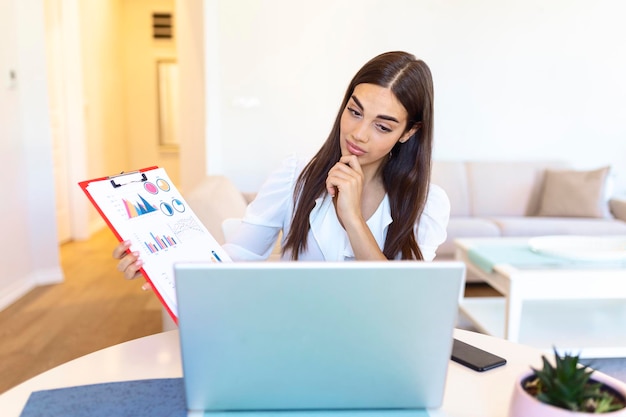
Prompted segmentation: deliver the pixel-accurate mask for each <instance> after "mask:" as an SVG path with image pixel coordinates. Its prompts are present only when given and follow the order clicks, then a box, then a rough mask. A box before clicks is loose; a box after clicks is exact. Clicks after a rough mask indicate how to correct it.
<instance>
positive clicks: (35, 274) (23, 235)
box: [0, 0, 63, 309]
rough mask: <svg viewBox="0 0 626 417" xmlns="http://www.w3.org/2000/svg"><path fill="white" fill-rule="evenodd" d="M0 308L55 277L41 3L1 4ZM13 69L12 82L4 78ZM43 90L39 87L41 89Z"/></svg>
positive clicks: (22, 0)
mask: <svg viewBox="0 0 626 417" xmlns="http://www.w3.org/2000/svg"><path fill="white" fill-rule="evenodd" d="M0 39H3V43H2V48H0V178H2V184H3V187H2V189H3V195H4V198H3V199H2V209H1V214H2V215H1V216H0V230H2V236H3V238H2V239H0V262H1V264H2V272H1V273H0V309H2V308H4V307H5V306H7V305H8V304H9V303H11V302H12V301H14V300H15V299H16V298H18V297H19V296H21V295H22V294H24V293H25V292H26V291H27V290H29V289H30V288H32V287H33V286H34V285H37V284H45V283H52V282H59V281H62V279H63V274H62V271H61V269H60V263H59V252H58V247H57V239H56V224H55V216H54V209H55V205H54V182H53V178H52V175H51V173H52V149H51V136H50V124H49V113H48V102H47V98H48V96H47V94H46V93H45V92H46V91H47V81H46V71H42V68H45V65H46V63H45V45H44V13H43V2H41V1H37V0H12V1H3V2H0ZM11 71H14V73H15V75H16V83H15V84H12V83H10V82H9V73H10V72H11ZM42 92H43V93H42Z"/></svg>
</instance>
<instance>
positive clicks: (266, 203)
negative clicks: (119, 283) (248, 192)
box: [223, 156, 301, 261]
mask: <svg viewBox="0 0 626 417" xmlns="http://www.w3.org/2000/svg"><path fill="white" fill-rule="evenodd" d="M300 167H301V162H300V161H299V160H298V159H297V158H296V157H295V156H291V157H289V158H287V159H285V160H284V161H283V164H282V165H281V167H280V168H278V169H277V170H276V171H274V172H273V173H272V174H271V175H270V176H269V177H268V178H267V180H266V181H265V183H264V184H263V185H262V186H261V188H260V190H259V192H258V193H257V196H256V198H255V199H254V201H252V202H251V203H250V205H249V206H248V208H247V209H246V213H245V215H244V217H243V219H242V222H241V225H240V226H239V227H238V229H237V231H236V232H235V233H234V234H233V236H232V237H231V238H229V240H228V241H227V242H226V243H225V244H224V246H223V247H224V250H225V251H226V252H227V253H228V254H229V255H230V257H231V258H232V259H233V260H234V261H262V260H265V259H267V258H268V257H269V256H270V254H271V253H272V249H273V248H274V245H275V243H276V239H277V238H278V235H279V233H280V231H281V230H282V229H283V228H285V227H286V225H287V223H288V222H290V221H291V215H292V212H293V190H294V184H295V182H296V179H297V176H298V175H299V173H300Z"/></svg>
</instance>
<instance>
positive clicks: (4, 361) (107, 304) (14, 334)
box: [0, 229, 161, 414]
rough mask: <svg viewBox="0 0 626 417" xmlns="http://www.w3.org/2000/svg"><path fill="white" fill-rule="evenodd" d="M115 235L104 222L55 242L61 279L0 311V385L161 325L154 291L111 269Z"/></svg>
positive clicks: (156, 329) (154, 330) (11, 383)
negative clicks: (80, 236) (91, 231)
mask: <svg viewBox="0 0 626 417" xmlns="http://www.w3.org/2000/svg"><path fill="white" fill-rule="evenodd" d="M115 242H116V241H115V238H114V237H113V234H112V233H111V232H110V231H109V230H108V229H104V230H102V231H101V232H98V233H97V234H95V235H94V236H93V238H92V239H90V240H88V241H83V242H72V243H67V244H64V245H62V246H61V264H62V267H63V271H64V273H65V281H64V282H63V283H61V284H55V285H46V286H41V287H38V288H35V289H34V290H32V291H31V292H29V293H28V294H27V295H25V296H24V297H22V298H21V299H20V300H18V301H17V302H15V303H14V304H12V305H11V306H9V307H7V308H6V309H5V310H3V311H1V312H0V393H2V392H4V391H6V390H7V389H9V388H11V387H12V386H14V385H17V384H18V383H20V382H23V381H25V380H27V379H29V378H31V377H33V376H35V375H37V374H39V373H41V372H43V371H46V370H48V369H50V368H53V367H55V366H57V365H59V364H61V363H64V362H67V361H69V360H71V359H74V358H77V357H80V356H83V355H85V354H87V353H90V352H93V351H96V350H99V349H102V348H105V347H108V346H111V345H115V344H117V343H121V342H125V341H128V340H132V339H136V338H138V337H142V336H147V335H150V334H154V333H157V332H160V331H161V308H160V304H159V302H158V300H157V299H156V297H155V296H154V294H153V293H151V292H150V291H148V292H146V291H142V290H141V288H140V287H141V284H142V282H140V281H141V280H135V281H126V280H124V278H123V277H122V275H121V274H120V273H118V272H117V271H116V270H115V266H116V261H115V260H114V259H113V258H112V257H111V252H112V250H113V247H114V246H115V244H116V243H115ZM0 414H1V412H0Z"/></svg>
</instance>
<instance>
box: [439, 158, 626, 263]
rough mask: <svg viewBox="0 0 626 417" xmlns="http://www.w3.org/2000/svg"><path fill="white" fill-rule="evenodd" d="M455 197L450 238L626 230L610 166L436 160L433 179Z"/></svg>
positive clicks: (447, 249)
mask: <svg viewBox="0 0 626 417" xmlns="http://www.w3.org/2000/svg"><path fill="white" fill-rule="evenodd" d="M431 181H432V182H433V183H434V184H437V185H439V186H441V187H442V188H443V189H444V190H445V191H446V192H447V193H448V197H449V198H450V204H451V216H450V223H449V225H448V238H447V240H446V242H445V243H444V244H442V245H441V246H440V247H439V249H438V251H437V258H436V259H437V260H446V259H450V258H452V257H453V256H454V243H453V241H454V239H457V238H463V237H499V236H529V237H530V236H541V235H574V234H575V235H618V234H621V235H626V201H624V200H618V199H610V198H609V196H610V190H609V189H610V182H611V178H610V171H609V170H608V168H607V169H597V170H590V171H588V172H582V171H576V170H571V169H569V167H568V166H567V164H565V163H563V162H555V161H509V162H481V161H435V162H434V163H433V170H432V179H431Z"/></svg>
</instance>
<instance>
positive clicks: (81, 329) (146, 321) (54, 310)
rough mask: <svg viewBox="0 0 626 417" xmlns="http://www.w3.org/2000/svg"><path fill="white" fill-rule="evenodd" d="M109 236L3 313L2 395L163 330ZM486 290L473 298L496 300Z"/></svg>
mask: <svg viewBox="0 0 626 417" xmlns="http://www.w3.org/2000/svg"><path fill="white" fill-rule="evenodd" d="M115 244H116V241H115V238H114V237H113V235H112V233H111V232H110V231H109V230H108V229H104V230H102V231H100V232H98V233H97V234H95V235H94V236H93V237H92V238H91V239H90V240H88V241H82V242H71V243H67V244H64V245H62V246H61V264H62V267H63V271H64V273H65V281H64V282H63V283H62V284H56V285H47V286H42V287H38V288H36V289H34V290H32V291H31V292H29V293H28V294H27V295H25V296H24V297H23V298H21V299H20V300H18V301H17V302H16V303H14V304H13V305H11V306H9V307H8V308H6V309H5V310H3V311H1V312H0V393H2V392H4V391H6V390H7V389H9V388H11V387H13V386H15V385H17V384H19V383H20V382H23V381H25V380H27V379H29V378H31V377H33V376H35V375H37V374H39V373H41V372H43V371H46V370H48V369H50V368H53V367H55V366H57V365H60V364H62V363H64V362H67V361H69V360H72V359H75V358H77V357H80V356H83V355H85V354H87V353H90V352H93V351H96V350H99V349H102V348H105V347H108V346H112V345H115V344H118V343H121V342H125V341H128V340H132V339H136V338H138V337H143V336H147V335H150V334H154V333H157V332H160V331H161V328H162V324H161V307H160V304H159V301H158V300H157V298H156V297H155V295H154V294H153V293H152V292H150V291H142V290H141V288H140V287H141V284H142V282H141V281H142V280H134V281H126V280H124V279H123V277H122V275H121V274H120V273H118V272H117V271H116V270H115V266H116V261H115V260H114V259H113V258H112V257H111V252H112V250H113V247H114V246H115ZM493 294H494V291H493V290H491V289H490V288H489V287H487V286H486V285H480V284H473V285H468V287H467V288H466V295H468V296H484V295H493Z"/></svg>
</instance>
